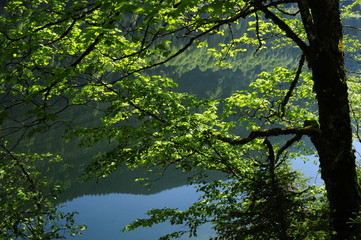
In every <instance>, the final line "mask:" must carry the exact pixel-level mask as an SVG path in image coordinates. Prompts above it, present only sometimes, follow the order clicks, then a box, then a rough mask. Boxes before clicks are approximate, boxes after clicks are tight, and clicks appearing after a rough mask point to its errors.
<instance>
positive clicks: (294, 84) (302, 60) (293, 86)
mask: <svg viewBox="0 0 361 240" xmlns="http://www.w3.org/2000/svg"><path fill="white" fill-rule="evenodd" d="M305 58H306V56H305V54H302V56H301V59H300V62H299V63H298V69H297V72H296V75H295V78H294V79H293V81H292V83H291V85H290V88H289V89H288V92H287V94H286V96H285V98H284V99H283V100H282V102H281V106H280V107H281V114H280V117H281V118H282V117H284V115H285V107H286V105H287V103H288V101H289V100H290V97H291V96H292V93H293V90H294V89H295V88H296V85H297V83H298V80H299V78H300V75H301V73H302V67H303V65H304V63H305Z"/></svg>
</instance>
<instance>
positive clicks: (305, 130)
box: [211, 125, 320, 145]
mask: <svg viewBox="0 0 361 240" xmlns="http://www.w3.org/2000/svg"><path fill="white" fill-rule="evenodd" d="M319 131H320V130H319V129H318V128H317V127H316V126H313V125H312V126H311V125H307V126H305V127H302V128H295V127H288V128H270V129H261V130H253V131H251V133H250V134H249V135H248V137H245V138H237V137H235V138H230V137H225V136H222V135H221V134H219V133H211V134H212V135H213V136H215V137H216V138H217V139H218V140H220V141H223V142H226V143H229V144H231V145H244V144H247V143H249V142H251V141H253V140H254V139H256V138H261V137H272V136H280V135H292V134H296V135H301V136H303V135H307V136H314V135H316V134H318V133H319Z"/></svg>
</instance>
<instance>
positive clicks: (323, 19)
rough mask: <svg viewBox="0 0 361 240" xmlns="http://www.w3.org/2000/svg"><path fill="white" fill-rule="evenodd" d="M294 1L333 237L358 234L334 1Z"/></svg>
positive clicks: (352, 158) (355, 187) (360, 200)
mask: <svg viewBox="0 0 361 240" xmlns="http://www.w3.org/2000/svg"><path fill="white" fill-rule="evenodd" d="M299 5H300V8H301V13H302V19H303V22H304V26H305V28H306V32H307V36H308V41H309V48H308V50H307V52H306V56H307V61H308V64H309V67H310V68H311V69H312V73H313V81H314V91H315V92H316V94H317V100H318V107H319V123H320V132H319V133H318V134H317V135H315V136H313V137H312V141H313V143H314V145H315V147H316V149H317V151H318V154H319V160H320V167H321V177H322V179H323V180H324V181H325V185H326V189H327V194H328V199H329V202H330V208H331V211H332V212H331V214H332V215H331V216H332V221H333V222H332V226H333V229H334V230H335V231H336V234H335V236H334V239H337V240H339V239H342V240H345V239H361V238H358V237H360V236H358V237H357V234H359V233H358V229H356V228H352V227H351V225H350V224H348V222H349V221H350V219H351V218H353V217H354V216H355V214H354V213H355V212H359V211H360V203H361V197H360V189H359V185H358V181H357V177H356V168H355V167H356V164H355V154H354V151H353V147H352V128H351V119H350V109H349V102H348V91H347V84H346V75H345V68H344V56H343V47H342V37H343V34H342V26H341V21H340V11H339V1H338V0H304V1H303V0H300V1H299Z"/></svg>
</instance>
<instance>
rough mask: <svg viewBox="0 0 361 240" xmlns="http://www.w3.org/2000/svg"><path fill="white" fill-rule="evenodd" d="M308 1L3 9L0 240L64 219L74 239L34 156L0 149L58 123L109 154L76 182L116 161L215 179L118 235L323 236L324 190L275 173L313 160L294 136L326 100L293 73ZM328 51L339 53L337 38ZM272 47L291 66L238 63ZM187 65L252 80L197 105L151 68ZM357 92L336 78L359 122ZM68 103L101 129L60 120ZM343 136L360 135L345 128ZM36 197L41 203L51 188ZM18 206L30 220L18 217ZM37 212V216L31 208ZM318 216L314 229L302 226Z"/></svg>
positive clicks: (315, 130) (304, 131)
mask: <svg viewBox="0 0 361 240" xmlns="http://www.w3.org/2000/svg"><path fill="white" fill-rule="evenodd" d="M318 2H321V1H318ZM318 2H317V4H319V3H318ZM335 2H336V1H335ZM296 3H297V4H298V5H297V6H296ZM313 4H314V5H312V4H311V3H310V1H301V0H299V1H242V0H231V1H223V0H209V1H202V0H189V1H175V0H162V1H154V0H143V1H135V0H130V1H121V0H115V1H109V0H95V1H87V0H83V1H58V0H22V1H18V0H8V1H7V2H6V5H5V7H4V9H3V11H1V16H0V29H1V30H0V46H1V47H0V54H1V57H0V66H1V67H2V71H1V73H0V84H1V89H0V94H1V105H2V107H3V108H2V110H0V123H1V124H2V127H3V128H2V129H1V130H2V131H1V135H0V138H1V145H0V146H1V148H2V151H4V152H11V155H7V156H14V157H13V158H12V160H7V159H5V158H4V161H2V162H1V168H0V169H1V173H2V174H4V175H1V176H2V177H1V181H2V182H3V181H4V184H5V185H6V186H7V187H5V188H4V194H3V193H1V196H4V197H3V200H4V206H3V208H1V209H4V210H3V211H5V212H6V214H4V215H3V216H1V217H2V218H4V221H3V222H4V225H3V226H4V227H2V228H3V229H4V230H3V232H4V234H8V235H6V236H5V237H7V238H11V237H13V236H15V237H17V236H20V237H29V238H36V237H38V235H39V236H40V235H45V238H60V237H61V236H60V235H59V234H58V232H59V231H60V230H61V229H63V227H64V226H63V225H58V224H56V223H55V222H56V221H55V220H56V219H63V220H64V221H65V222H69V224H68V223H66V224H65V229H66V228H69V229H70V231H71V233H75V232H74V231H75V230H76V228H75V229H74V228H73V227H72V222H71V221H72V220H71V219H72V215H71V214H70V215H64V214H61V213H58V212H57V211H56V208H55V205H53V202H52V201H48V200H47V199H48V197H46V196H47V195H46V194H45V195H44V197H43V194H44V193H46V190H45V189H47V188H50V189H52V188H51V187H50V186H48V185H47V183H46V180H44V179H42V178H40V176H38V171H37V169H34V168H33V165H32V161H33V160H35V159H39V158H44V157H45V159H44V160H47V161H48V160H49V159H48V158H47V157H48V156H39V155H19V154H15V153H12V152H13V150H14V149H16V147H17V146H18V144H19V142H21V141H22V139H23V138H24V137H25V136H26V135H27V134H29V135H32V134H36V133H37V132H39V131H47V130H48V129H49V128H50V127H52V126H53V125H55V124H59V123H65V124H67V125H66V126H67V127H68V128H69V129H68V137H79V138H80V144H81V145H82V146H86V147H92V146H94V145H95V144H96V143H99V142H102V141H104V140H108V141H109V143H110V145H111V146H112V147H113V149H112V150H111V151H109V152H105V153H101V154H99V155H98V156H97V157H95V158H94V160H93V162H92V163H91V164H90V165H88V166H87V168H86V169H85V172H84V177H85V178H88V179H89V178H102V177H107V176H108V175H109V174H110V173H112V172H114V171H116V170H117V169H118V168H119V167H120V166H123V165H125V166H127V167H128V168H129V169H135V168H159V169H165V168H167V167H168V166H169V165H175V166H176V167H177V168H178V169H180V170H183V171H190V172H194V176H195V179H193V180H199V179H201V178H202V177H203V176H204V175H205V173H206V172H207V171H209V170H217V171H222V172H225V173H227V174H228V176H229V179H228V180H227V181H215V182H213V183H204V185H202V186H200V187H199V191H201V192H203V193H204V195H203V197H202V198H201V199H200V201H199V202H198V203H195V204H194V205H193V206H191V207H190V208H189V209H188V210H186V211H183V212H182V211H178V210H175V209H163V210H152V211H150V212H149V214H150V216H151V217H150V218H149V219H145V220H138V221H136V222H135V223H133V224H131V225H129V226H128V227H127V228H126V229H127V230H132V229H134V228H136V227H139V226H151V225H153V224H155V223H159V222H162V221H166V220H169V221H170V222H171V224H186V225H188V227H189V228H190V232H189V234H190V236H195V235H196V231H197V228H198V226H199V225H200V224H203V223H206V222H211V223H212V224H214V228H215V229H216V231H217V233H218V234H219V236H217V237H218V238H222V239H234V238H245V239H265V238H274V239H289V238H295V239H327V238H329V237H330V234H331V231H330V229H329V228H328V224H327V223H325V222H327V221H328V219H329V217H328V211H327V210H325V209H327V208H328V206H327V203H325V200H324V195H325V193H324V192H322V191H321V192H319V190H318V189H316V188H314V187H313V186H306V185H305V183H304V180H303V179H302V178H300V176H299V175H298V174H297V173H295V172H293V171H292V170H291V169H290V167H289V163H288V161H289V160H290V159H294V158H295V157H299V156H301V155H302V154H304V153H310V152H312V151H314V149H313V148H312V147H309V146H307V144H306V143H307V142H306V139H305V138H306V136H308V137H310V138H311V140H312V138H313V139H314V138H315V136H320V135H321V134H324V132H323V133H322V131H321V130H320V126H319V123H318V122H317V120H316V119H317V117H318V114H319V112H318V106H317V104H316V102H317V100H319V97H320V96H321V95H322V94H323V93H324V92H327V91H328V90H327V91H324V92H323V93H322V94H320V93H319V92H317V94H315V90H317V89H316V88H315V87H314V86H313V85H314V83H315V82H316V80H315V79H314V78H312V77H311V75H312V74H311V72H309V70H308V69H306V67H305V66H304V65H305V62H306V61H308V63H309V64H311V63H312V62H311V61H310V60H311V59H312V58H311V57H312V55H310V53H311V52H312V51H309V50H310V49H309V47H310V46H308V44H310V42H312V41H313V40H314V39H317V38H314V31H315V28H308V27H309V26H308V25H307V24H310V19H308V18H309V17H313V16H310V12H312V11H310V8H312V9H313V10H314V8H315V6H316V5H315V3H313ZM357 4H358V1H346V2H345V3H344V4H343V5H342V10H343V15H342V16H343V17H347V16H350V15H351V13H352V9H353V8H355V7H357ZM311 5H312V6H311ZM330 5H331V4H330ZM333 5H334V4H333ZM313 13H315V11H314V12H313ZM313 15H315V16H316V14H313ZM337 16H338V15H337ZM244 18H247V20H243V19H244ZM311 22H312V24H316V23H318V22H317V21H316V20H315V21H311ZM241 30H242V31H241ZM210 36H213V38H210ZM345 40H347V41H345V42H346V44H348V47H347V48H346V51H348V52H347V53H348V54H350V55H351V56H352V57H354V59H355V60H356V61H357V60H359V59H358V55H357V54H356V51H357V49H358V46H359V42H358V40H357V38H356V39H355V38H354V37H352V36H347V37H345ZM337 41H339V42H337V44H338V45H339V46H338V47H339V48H341V47H342V41H341V40H340V39H337ZM312 47H313V49H312V50H315V49H316V48H314V46H312ZM279 48H287V49H292V53H293V54H294V55H296V56H297V58H299V62H298V63H297V64H295V60H294V59H292V60H289V62H286V64H285V65H286V66H282V67H281V66H278V65H279V64H278V62H277V60H278V58H277V57H276V55H272V57H273V59H271V58H270V57H269V58H265V59H268V60H269V62H271V63H267V64H265V63H264V62H265V59H264V58H262V61H261V60H259V62H257V61H258V60H257V58H253V60H252V61H246V60H244V59H243V58H245V57H250V56H252V54H253V55H256V54H261V53H262V52H265V51H268V52H270V53H272V50H274V49H279ZM317 48H318V49H321V48H320V47H318V46H317ZM247 51H248V52H251V53H248V52H247ZM342 51H343V50H342ZM245 52H246V53H245ZM306 55H307V56H306ZM340 55H342V54H340ZM277 56H278V55H277ZM240 58H241V60H240ZM293 58H295V57H293ZM275 62H277V64H275ZM197 63H198V65H197V67H198V68H201V69H203V70H205V69H209V68H211V67H214V66H216V68H217V69H225V68H229V69H233V70H234V69H237V70H240V71H243V74H244V75H248V71H249V69H250V68H251V67H250V66H252V67H253V68H255V70H254V72H261V73H260V74H259V75H258V77H256V79H255V80H253V79H252V81H251V83H249V84H248V82H247V83H244V84H243V85H242V86H245V85H248V87H247V88H244V89H232V92H231V95H230V96H226V97H223V96H222V98H220V97H219V96H221V94H218V93H214V94H212V96H214V97H213V98H212V99H204V98H202V97H199V96H194V95H191V94H188V93H183V92H180V91H177V88H176V87H177V84H176V83H175V81H174V80H172V79H170V78H169V77H168V76H167V75H166V74H165V71H164V69H166V68H170V69H174V67H176V66H178V65H181V66H182V69H178V71H176V73H174V74H173V76H177V75H180V74H182V73H184V72H185V71H188V70H191V69H194V68H195V66H193V64H197ZM189 65H192V66H189ZM254 65H256V66H254ZM275 65H276V67H274V66H275ZM161 66H162V68H160V67H161ZM270 66H273V69H268V68H269V67H270ZM286 67H287V68H286ZM246 70H247V72H246ZM256 70H257V71H256ZM311 71H314V69H311ZM340 71H341V70H340ZM254 72H253V73H251V74H250V75H252V76H255V75H256V74H255V73H254ZM313 77H314V76H313ZM338 80H339V79H338ZM351 80H352V81H351ZM358 85H359V81H358V78H357V77H355V78H350V80H349V86H351V88H350V89H351V90H350V93H351V96H350V98H349V103H350V104H352V106H351V108H352V110H353V116H354V118H355V119H358V118H359V116H360V113H359V112H360V111H359V110H360V109H359V107H358V106H359V102H360V99H359V97H358V95H357V94H358V89H359V87H358ZM331 95H332V94H331ZM331 95H330V96H331ZM346 101H347V99H346ZM347 104H348V103H347ZM347 104H346V105H347ZM79 106H86V107H89V108H91V109H96V114H97V117H99V119H100V120H101V121H100V122H99V123H97V124H96V125H95V126H91V127H89V126H75V127H74V126H73V125H71V124H69V121H71V120H73V119H67V118H66V117H65V116H64V113H66V111H67V110H68V109H70V108H74V107H79ZM346 108H347V106H346ZM323 119H324V118H323ZM85 125H86V124H85ZM323 125H327V124H323ZM323 125H322V126H323ZM354 135H355V136H356V137H358V138H360V137H359V126H358V122H357V121H355V131H354ZM347 141H349V140H347ZM347 141H345V142H347ZM350 141H351V140H350ZM350 141H349V142H350ZM337 145H338V144H337ZM291 147H292V148H296V149H297V150H296V151H295V149H292V148H291ZM10 150H11V151H10ZM317 150H319V149H317ZM349 150H350V151H351V149H349ZM312 153H313V152H312ZM12 166H17V167H16V168H12ZM18 175H21V176H22V178H24V177H25V180H24V181H25V182H24V184H25V183H26V184H30V185H29V187H28V188H25V187H24V186H21V185H19V186H18V185H16V184H17V183H16V182H15V181H14V179H16V176H18ZM33 175H34V176H33ZM33 178H34V179H36V181H35V180H33ZM140 180H141V179H140ZM33 181H34V182H33ZM191 182H192V181H191ZM12 184H15V186H13V185H12ZM26 184H25V185H26ZM15 188H18V190H16V191H13V190H14V189H15ZM328 190H329V189H328ZM8 194H10V195H9V197H6V196H7V195H8ZM11 194H12V195H11ZM14 194H15V195H14ZM49 194H50V195H49V196H53V195H52V194H53V192H52V191H51V190H49ZM28 206H31V208H29V209H33V212H29V209H28V210H23V209H24V208H26V207H28ZM43 206H44V207H45V209H47V211H45V212H42V211H43V209H42V207H43ZM23 212H24V215H22V214H21V213H23ZM43 214H45V215H43ZM318 214H321V215H322V216H324V218H323V219H324V221H325V222H323V219H322V220H319V219H318V220H317V219H316V216H317V215H318ZM5 215H6V216H5ZM7 216H12V217H11V218H7ZM48 226H50V227H49V228H48ZM73 230H74V231H73ZM183 233H184V232H179V233H173V234H170V235H168V236H165V237H164V239H169V238H171V237H178V236H180V235H181V234H183ZM217 237H216V238H217Z"/></svg>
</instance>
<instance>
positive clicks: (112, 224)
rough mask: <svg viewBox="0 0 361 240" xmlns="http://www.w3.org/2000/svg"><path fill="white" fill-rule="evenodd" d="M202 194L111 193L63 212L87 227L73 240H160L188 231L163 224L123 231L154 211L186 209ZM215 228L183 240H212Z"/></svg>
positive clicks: (186, 190) (189, 190)
mask: <svg viewBox="0 0 361 240" xmlns="http://www.w3.org/2000/svg"><path fill="white" fill-rule="evenodd" d="M198 196H199V194H198V193H197V192H196V191H195V188H194V186H182V187H177V188H173V189H171V190H166V191H162V192H160V193H157V194H153V195H132V194H107V195H100V196H92V195H90V196H83V197H80V198H76V199H73V200H72V201H70V202H66V203H64V205H65V206H64V207H63V208H62V210H63V211H69V212H71V211H77V212H78V213H79V214H78V215H76V216H75V220H76V223H77V224H85V225H87V227H88V228H87V230H86V231H84V232H83V235H82V236H78V237H74V238H69V239H79V240H116V239H117V240H119V239H121V240H156V239H158V238H159V237H161V236H163V235H165V234H167V233H171V232H172V231H179V230H185V228H184V227H183V226H170V225H169V224H166V223H163V224H158V225H156V226H154V227H152V228H139V229H137V230H135V231H131V232H124V233H123V232H120V229H122V228H123V227H124V226H126V225H127V224H128V223H130V222H132V221H134V220H135V219H137V218H144V217H146V214H145V213H146V212H147V211H148V210H149V209H151V208H163V207H170V208H178V209H180V210H185V209H186V208H187V207H189V206H190V205H191V204H192V203H194V202H196V201H197V199H198ZM212 232H213V231H212V229H211V226H210V225H208V226H204V227H203V228H201V229H200V231H199V234H198V236H197V238H189V237H188V236H184V238H182V239H184V240H185V239H200V240H203V239H204V240H206V239H209V236H210V234H211V233H212Z"/></svg>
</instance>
